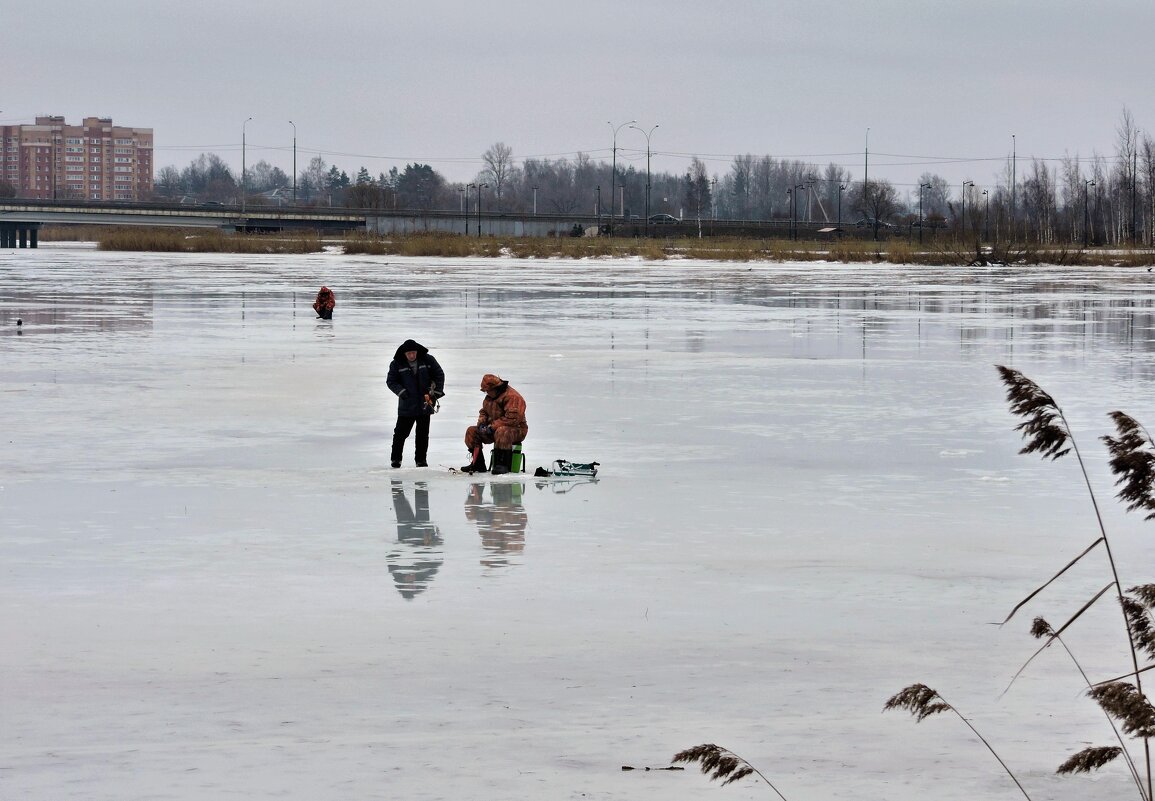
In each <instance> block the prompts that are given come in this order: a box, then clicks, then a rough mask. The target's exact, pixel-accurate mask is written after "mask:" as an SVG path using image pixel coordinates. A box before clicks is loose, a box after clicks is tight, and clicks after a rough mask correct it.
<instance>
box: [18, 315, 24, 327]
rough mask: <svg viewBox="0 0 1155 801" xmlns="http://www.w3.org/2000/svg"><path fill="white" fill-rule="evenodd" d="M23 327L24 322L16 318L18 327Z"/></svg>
mask: <svg viewBox="0 0 1155 801" xmlns="http://www.w3.org/2000/svg"><path fill="white" fill-rule="evenodd" d="M22 325H24V321H23V320H21V319H20V318H19V317H17V318H16V327H17V328H19V327H20V326H22Z"/></svg>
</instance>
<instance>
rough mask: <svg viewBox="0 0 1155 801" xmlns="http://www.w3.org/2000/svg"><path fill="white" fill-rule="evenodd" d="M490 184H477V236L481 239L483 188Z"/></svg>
mask: <svg viewBox="0 0 1155 801" xmlns="http://www.w3.org/2000/svg"><path fill="white" fill-rule="evenodd" d="M488 188H489V184H481V183H479V184H477V238H478V239H481V190H482V189H488Z"/></svg>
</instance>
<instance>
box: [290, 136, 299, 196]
mask: <svg viewBox="0 0 1155 801" xmlns="http://www.w3.org/2000/svg"><path fill="white" fill-rule="evenodd" d="M289 125H292V126H293V205H294V206H296V205H297V124H296V123H295V122H293V121H292V120H289Z"/></svg>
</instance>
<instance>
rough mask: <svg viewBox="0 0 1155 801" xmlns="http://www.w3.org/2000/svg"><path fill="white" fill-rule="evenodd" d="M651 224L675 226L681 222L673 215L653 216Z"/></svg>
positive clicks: (651, 216)
mask: <svg viewBox="0 0 1155 801" xmlns="http://www.w3.org/2000/svg"><path fill="white" fill-rule="evenodd" d="M650 222H651V223H653V224H654V225H674V224H676V223H678V222H681V221H680V220H679V219H678V218H677V217H675V216H674V215H673V214H651V215H650Z"/></svg>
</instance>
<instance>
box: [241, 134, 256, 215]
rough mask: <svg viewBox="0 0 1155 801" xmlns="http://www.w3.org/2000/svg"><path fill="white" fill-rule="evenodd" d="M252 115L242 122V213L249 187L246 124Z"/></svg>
mask: <svg viewBox="0 0 1155 801" xmlns="http://www.w3.org/2000/svg"><path fill="white" fill-rule="evenodd" d="M252 119H253V118H252V117H249V118H248V119H247V120H245V121H244V122H242V123H241V214H244V213H245V194H246V188H247V187H248V170H247V166H246V164H245V136H246V133H245V126H247V125H248V124H249V123H250V122H252Z"/></svg>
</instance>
